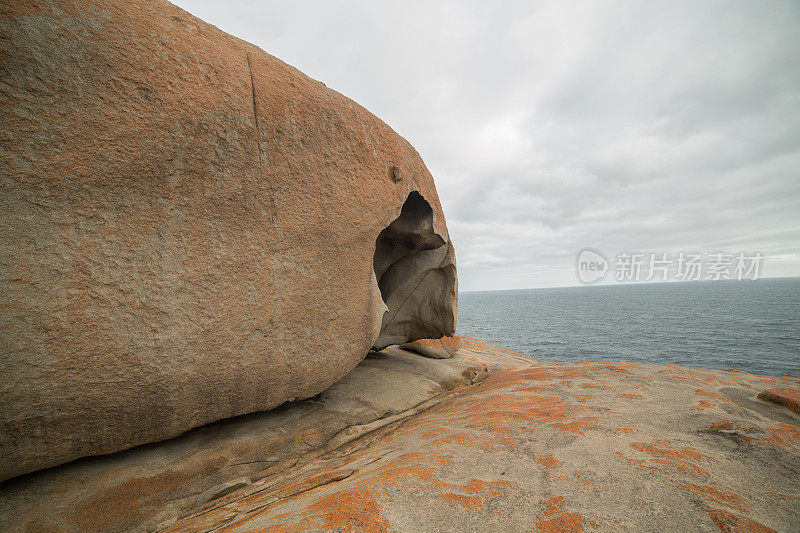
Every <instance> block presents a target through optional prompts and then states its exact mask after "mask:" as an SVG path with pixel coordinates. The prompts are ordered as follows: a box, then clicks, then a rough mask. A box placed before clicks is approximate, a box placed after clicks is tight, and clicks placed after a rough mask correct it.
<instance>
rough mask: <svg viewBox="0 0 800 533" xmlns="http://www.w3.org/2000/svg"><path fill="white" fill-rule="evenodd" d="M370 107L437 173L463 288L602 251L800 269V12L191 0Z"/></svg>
mask: <svg viewBox="0 0 800 533" xmlns="http://www.w3.org/2000/svg"><path fill="white" fill-rule="evenodd" d="M176 4H177V5H179V6H180V7H182V8H184V9H186V10H187V11H189V12H190V13H192V14H194V15H196V16H198V17H200V18H202V19H204V20H206V21H208V22H210V23H212V24H214V25H216V26H218V27H219V28H221V29H223V30H225V31H227V32H229V33H232V34H234V35H236V36H237V37H240V38H242V39H245V40H246V41H249V42H251V43H254V44H256V45H258V46H260V47H261V48H263V49H264V50H266V51H267V52H269V53H270V54H272V55H274V56H276V57H278V58H280V59H282V60H284V61H286V62H287V63H290V64H291V65H294V66H295V67H297V68H299V69H300V70H302V71H303V72H305V73H306V74H308V75H309V76H311V77H312V78H315V79H318V80H320V81H323V82H325V83H326V84H327V85H328V86H329V87H331V88H333V89H336V90H337V91H339V92H341V93H343V94H344V95H346V96H348V97H350V98H352V99H353V100H355V101H356V102H358V103H359V104H361V105H363V106H364V107H366V108H367V109H369V110H370V111H372V112H373V113H375V114H376V115H377V116H378V117H380V118H381V119H383V120H384V121H385V122H386V123H388V124H389V125H390V126H391V127H392V128H394V129H395V130H396V131H397V132H398V133H400V135H402V136H404V137H405V138H406V139H408V140H409V141H410V142H411V144H413V145H414V146H415V147H416V148H417V150H418V151H419V153H420V154H421V155H422V158H423V159H424V160H425V162H426V164H427V166H428V168H429V169H430V171H431V173H432V174H433V176H434V178H435V180H436V185H437V188H438V191H439V196H440V198H441V201H442V204H443V206H444V210H445V215H446V217H447V225H448V228H449V229H450V234H451V237H452V239H453V241H454V243H455V246H456V252H457V256H458V269H459V283H460V288H461V289H462V290H484V289H509V288H527V287H548V286H562V285H577V284H578V281H577V278H576V275H575V258H576V255H577V254H578V252H579V251H580V250H581V249H583V248H586V247H591V248H594V249H597V250H599V251H601V252H602V253H604V254H605V255H606V256H608V257H609V258H613V257H614V256H616V254H618V253H620V252H624V251H631V252H633V251H640V252H656V253H662V252H667V253H678V252H680V251H687V252H689V251H698V252H705V253H712V252H718V251H726V252H733V253H738V252H745V253H748V254H749V253H754V252H761V253H762V254H763V255H764V256H765V263H764V264H763V268H762V271H761V275H762V276H764V277H778V276H800V4H799V3H796V2H794V3H792V2H779V1H771V0H770V1H766V2H756V1H744V2H737V1H726V2H714V1H705V0H704V1H702V2H698V1H696V0H692V1H688V2H682V1H673V0H670V1H665V2H655V1H649V0H648V1H643V2H623V1H616V2H594V1H592V2H563V1H554V2H535V1H520V2H448V1H436V2H430V1H419V2H413V1H408V0H404V1H402V2H381V1H376V0H371V1H364V2H350V1H347V2H344V1H336V2H331V1H314V2H310V1H293V2H286V1H254V0H251V1H247V0H238V1H237V0H227V1H225V2H220V1H212V0H181V1H178V2H176Z"/></svg>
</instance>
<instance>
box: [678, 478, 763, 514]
mask: <svg viewBox="0 0 800 533" xmlns="http://www.w3.org/2000/svg"><path fill="white" fill-rule="evenodd" d="M679 483H680V484H681V485H682V486H683V488H685V489H686V490H688V491H690V492H693V493H695V494H697V495H698V496H700V497H701V498H703V499H704V500H706V501H708V502H713V503H717V504H720V505H725V506H726V507H730V508H731V509H736V510H738V511H745V512H746V511H749V510H750V508H751V507H750V504H749V503H747V502H746V501H745V500H744V498H742V497H741V496H739V495H738V494H736V493H735V492H733V490H731V489H730V488H728V487H712V486H711V485H698V484H696V483H690V482H688V481H679Z"/></svg>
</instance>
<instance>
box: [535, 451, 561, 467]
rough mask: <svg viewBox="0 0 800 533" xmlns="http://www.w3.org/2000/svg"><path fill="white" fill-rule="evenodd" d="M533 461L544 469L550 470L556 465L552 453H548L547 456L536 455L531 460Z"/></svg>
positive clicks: (556, 461) (556, 462) (556, 460)
mask: <svg viewBox="0 0 800 533" xmlns="http://www.w3.org/2000/svg"><path fill="white" fill-rule="evenodd" d="M533 460H534V461H536V462H537V463H539V464H540V465H542V466H544V467H546V468H550V467H551V466H555V465H557V464H558V459H556V457H555V456H554V455H553V454H552V453H548V454H547V455H537V456H536V457H534V458H533Z"/></svg>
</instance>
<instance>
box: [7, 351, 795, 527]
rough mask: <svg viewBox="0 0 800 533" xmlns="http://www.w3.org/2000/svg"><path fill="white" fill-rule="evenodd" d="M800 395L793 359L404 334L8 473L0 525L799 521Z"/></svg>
mask: <svg viewBox="0 0 800 533" xmlns="http://www.w3.org/2000/svg"><path fill="white" fill-rule="evenodd" d="M799 394H800V377H797V376H789V375H786V376H782V377H765V376H756V375H752V374H745V373H742V372H725V371H718V370H703V369H692V368H685V367H681V366H678V365H666V364H650V363H615V362H596V363H578V364H564V363H546V362H542V361H537V360H535V359H533V358H530V357H527V356H523V355H521V354H516V353H513V352H510V351H508V350H503V349H501V348H498V347H496V346H492V345H490V344H487V343H485V342H480V341H477V340H475V339H469V338H464V339H462V345H461V348H460V349H459V350H458V352H457V353H456V354H455V355H454V356H453V357H451V358H449V359H445V360H441V359H430V358H427V357H421V356H419V355H416V354H413V353H411V352H406V351H404V350H401V349H399V348H397V347H390V348H387V349H386V350H384V351H382V352H380V353H374V354H372V355H370V356H369V357H367V358H366V359H365V360H364V361H363V362H362V363H361V364H359V365H358V367H356V369H355V370H354V371H353V372H351V373H350V374H348V375H347V376H346V377H345V378H344V379H343V380H341V381H340V382H338V383H337V384H336V385H334V386H333V387H331V388H330V389H328V390H327V391H325V392H324V393H322V394H320V395H318V396H316V397H314V398H313V399H309V400H305V401H300V402H295V403H293V404H291V405H289V406H287V407H286V408H282V409H276V410H273V411H269V412H266V413H255V414H252V415H247V416H244V417H240V418H237V419H233V420H225V421H221V422H217V423H215V424H211V425H209V426H206V427H203V428H199V429H196V430H193V431H191V432H189V433H187V434H185V435H182V436H180V437H178V438H176V439H172V440H169V441H165V442H159V443H156V444H152V445H148V446H140V447H137V448H134V449H131V450H127V451H124V452H119V453H117V454H114V455H112V456H108V457H104V458H102V459H98V458H86V459H82V460H79V461H75V462H73V463H70V464H68V465H63V466H60V467H57V468H52V469H49V470H45V471H42V472H35V473H32V474H29V475H27V476H21V477H18V478H16V479H13V480H9V481H6V482H5V483H2V484H0V523H2V524H4V528H5V529H4V530H8V531H9V532H17V531H19V532H26V531H53V530H59V531H81V532H93V531H97V532H101V531H102V532H107V531H122V530H139V531H141V530H168V531H175V532H179V531H183V532H185V531H222V530H224V531H254V530H262V528H263V529H264V530H267V531H292V532H293V531H414V532H415V531H442V530H447V531H476V530H480V531H541V532H547V531H559V532H561V531H614V532H616V531H654V532H655V531H716V530H720V531H762V532H768V531H776V530H777V531H794V530H796V529H797V527H796V526H797V524H798V523H800V505H798V502H800V476H799V475H798V472H800V418H799V417H798V415H797V413H795V411H794V410H793V409H794V404H792V403H791V398H793V397H794V398H796V397H798V395H799ZM776 398H780V400H779V401H777V402H775V399H776ZM787 400H788V401H787Z"/></svg>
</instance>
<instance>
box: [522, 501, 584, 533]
mask: <svg viewBox="0 0 800 533" xmlns="http://www.w3.org/2000/svg"><path fill="white" fill-rule="evenodd" d="M541 516H542V518H541V519H540V520H539V522H538V523H537V524H536V529H535V530H534V531H536V532H537V533H573V532H577V531H582V530H583V526H584V524H585V523H586V519H585V518H584V517H583V516H581V515H580V514H578V513H573V512H570V511H565V510H564V497H563V496H556V497H554V498H550V499H549V500H547V502H546V507H545V508H544V509H543V510H542V512H541Z"/></svg>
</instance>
